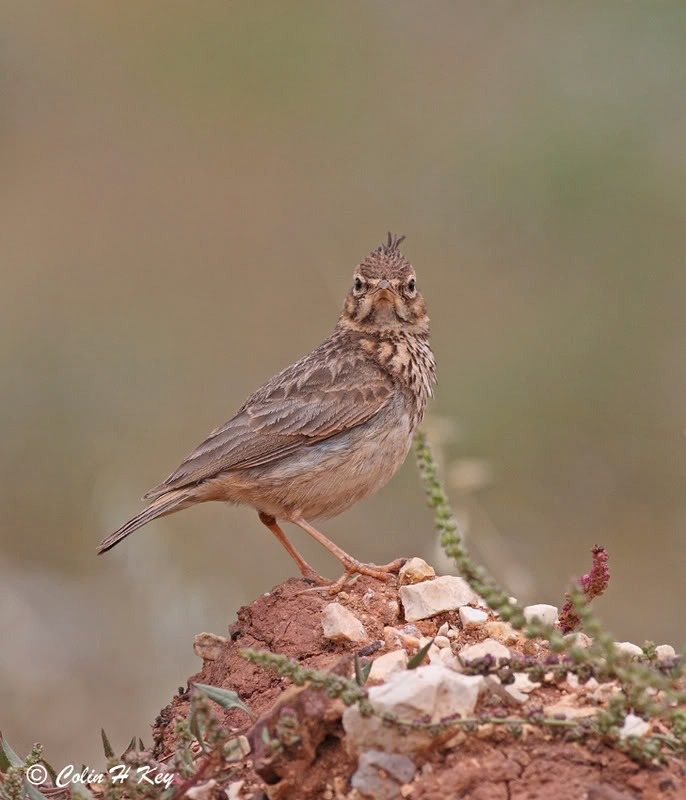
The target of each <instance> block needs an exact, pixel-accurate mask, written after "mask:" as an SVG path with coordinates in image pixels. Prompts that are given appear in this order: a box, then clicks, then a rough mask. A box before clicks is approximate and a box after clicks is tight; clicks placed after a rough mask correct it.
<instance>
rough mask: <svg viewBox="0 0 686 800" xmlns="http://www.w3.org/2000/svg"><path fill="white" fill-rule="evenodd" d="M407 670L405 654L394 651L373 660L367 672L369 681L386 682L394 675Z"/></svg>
mask: <svg viewBox="0 0 686 800" xmlns="http://www.w3.org/2000/svg"><path fill="white" fill-rule="evenodd" d="M405 669H407V652H406V651H405V650H394V651H393V652H391V653H385V654H384V655H382V656H379V657H378V658H375V659H374V662H373V664H372V668H371V670H370V672H369V680H370V681H386V680H388V678H389V677H390V676H391V675H392V674H393V673H394V672H399V671H401V670H405Z"/></svg>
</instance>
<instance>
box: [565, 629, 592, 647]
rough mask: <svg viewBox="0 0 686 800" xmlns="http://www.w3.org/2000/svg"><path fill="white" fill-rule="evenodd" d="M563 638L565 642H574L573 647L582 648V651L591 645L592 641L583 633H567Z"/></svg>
mask: <svg viewBox="0 0 686 800" xmlns="http://www.w3.org/2000/svg"><path fill="white" fill-rule="evenodd" d="M564 638H565V641H566V642H574V646H575V647H583V648H584V649H586V648H588V647H590V646H591V645H592V644H593V639H591V637H590V636H586V634H585V633H584V632H583V631H575V632H573V633H568V634H567V635H566V636H565V637H564Z"/></svg>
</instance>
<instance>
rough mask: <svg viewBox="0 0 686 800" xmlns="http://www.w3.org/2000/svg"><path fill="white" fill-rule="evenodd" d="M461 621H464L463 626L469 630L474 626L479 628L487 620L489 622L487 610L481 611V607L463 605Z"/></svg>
mask: <svg viewBox="0 0 686 800" xmlns="http://www.w3.org/2000/svg"><path fill="white" fill-rule="evenodd" d="M460 622H461V623H462V627H463V628H464V629H465V630H466V631H468V630H471V629H472V628H478V627H480V626H481V625H483V624H484V623H485V622H488V614H487V613H486V612H485V611H481V609H478V608H472V607H471V606H461V607H460Z"/></svg>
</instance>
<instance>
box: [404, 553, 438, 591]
mask: <svg viewBox="0 0 686 800" xmlns="http://www.w3.org/2000/svg"><path fill="white" fill-rule="evenodd" d="M398 576H399V578H400V583H401V585H403V584H408V583H409V584H412V583H421V582H422V581H428V580H431V578H435V577H436V570H435V569H434V568H433V567H432V566H431V565H430V564H427V563H426V561H424V559H423V558H416V557H415V558H411V559H410V560H409V561H406V562H405V563H404V564H403V565H402V567H400V572H399V573H398Z"/></svg>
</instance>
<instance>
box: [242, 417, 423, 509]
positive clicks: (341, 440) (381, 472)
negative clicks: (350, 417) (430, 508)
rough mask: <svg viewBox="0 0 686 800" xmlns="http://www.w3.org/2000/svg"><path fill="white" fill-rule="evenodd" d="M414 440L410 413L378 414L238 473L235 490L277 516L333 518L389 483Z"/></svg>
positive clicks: (253, 503) (249, 501)
mask: <svg viewBox="0 0 686 800" xmlns="http://www.w3.org/2000/svg"><path fill="white" fill-rule="evenodd" d="M411 441H412V428H411V423H410V417H409V415H407V414H405V413H403V414H400V415H398V416H396V417H395V419H394V420H393V423H392V424H389V421H388V419H386V420H384V419H383V418H382V419H375V420H373V421H371V422H369V423H366V424H365V425H360V426H358V427H357V428H353V429H352V430H349V431H346V432H345V433H343V434H339V435H338V436H333V437H331V438H330V439H327V440H325V441H323V442H319V443H317V444H315V445H312V446H310V447H304V448H302V449H301V450H299V451H298V452H296V453H294V454H292V455H290V456H287V457H286V458H283V459H280V460H279V461H276V462H274V463H273V464H268V465H264V466H261V467H253V468H252V469H249V470H241V471H240V474H237V473H233V474H232V475H231V478H232V480H231V483H232V484H233V485H232V489H233V491H232V494H233V495H234V497H235V501H236V502H239V503H248V504H250V505H253V506H254V507H255V508H257V509H258V510H259V511H263V512H264V513H267V514H271V515H272V516H275V517H276V518H277V519H279V518H280V519H283V518H288V517H289V516H290V515H292V514H294V513H299V514H301V515H302V516H303V517H305V519H310V520H312V519H317V518H319V519H321V518H327V517H334V516H336V515H337V514H340V513H341V512H342V511H345V510H346V509H347V508H349V507H350V506H352V505H354V504H355V503H357V502H358V501H359V500H362V499H364V498H365V497H368V496H369V495H371V494H374V493H375V492H377V491H378V490H379V489H381V487H382V486H385V485H386V483H388V481H389V480H390V479H391V478H392V477H393V475H395V473H396V472H397V471H398V469H399V468H400V466H401V465H402V463H403V462H404V460H405V458H406V456H407V452H408V450H409V448H410V443H411ZM227 477H228V476H227ZM238 495H240V496H238ZM258 496H259V501H258ZM232 499H233V498H232Z"/></svg>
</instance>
